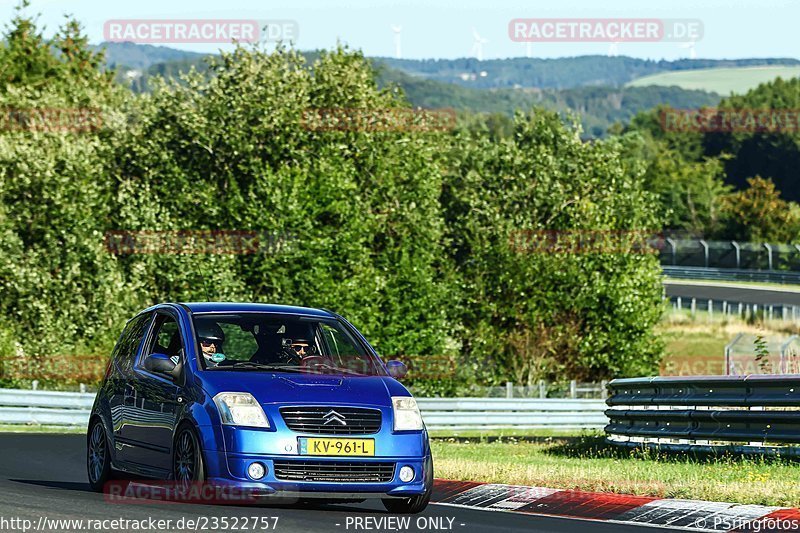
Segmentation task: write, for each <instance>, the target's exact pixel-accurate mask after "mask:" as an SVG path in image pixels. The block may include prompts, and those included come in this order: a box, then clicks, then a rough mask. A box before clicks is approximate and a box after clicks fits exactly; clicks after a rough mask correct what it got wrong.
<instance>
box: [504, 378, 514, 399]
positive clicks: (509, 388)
mask: <svg viewBox="0 0 800 533" xmlns="http://www.w3.org/2000/svg"><path fill="white" fill-rule="evenodd" d="M513 397H514V384H513V383H512V382H510V381H506V398H513Z"/></svg>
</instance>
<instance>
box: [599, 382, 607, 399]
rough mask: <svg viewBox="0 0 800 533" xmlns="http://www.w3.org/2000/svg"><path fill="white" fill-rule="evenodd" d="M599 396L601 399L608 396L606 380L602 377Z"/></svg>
mask: <svg viewBox="0 0 800 533" xmlns="http://www.w3.org/2000/svg"><path fill="white" fill-rule="evenodd" d="M600 397H601V398H602V399H604V400H605V399H606V398H608V380H607V379H604V380H603V381H601V382H600Z"/></svg>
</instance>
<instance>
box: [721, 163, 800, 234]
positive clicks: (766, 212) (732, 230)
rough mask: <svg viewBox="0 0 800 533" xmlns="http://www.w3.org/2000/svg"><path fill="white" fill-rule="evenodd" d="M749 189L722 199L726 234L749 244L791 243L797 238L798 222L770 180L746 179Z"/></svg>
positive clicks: (794, 212)
mask: <svg viewBox="0 0 800 533" xmlns="http://www.w3.org/2000/svg"><path fill="white" fill-rule="evenodd" d="M747 183H748V185H749V188H747V189H745V190H744V191H739V192H735V193H732V194H730V195H728V196H726V197H725V199H724V207H723V209H724V210H725V211H726V212H727V214H728V220H729V222H728V225H729V227H728V234H729V235H731V236H732V238H734V239H737V240H743V241H750V242H771V243H790V242H796V241H797V239H798V238H800V219H799V218H798V217H797V211H796V210H793V209H792V208H791V204H790V203H789V202H787V201H785V200H783V199H782V198H781V193H780V191H778V190H777V189H776V188H775V184H774V183H772V180H770V179H764V178H762V177H760V176H756V177H754V178H748V179H747Z"/></svg>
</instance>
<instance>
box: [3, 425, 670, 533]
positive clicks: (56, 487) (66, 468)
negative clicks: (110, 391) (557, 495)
mask: <svg viewBox="0 0 800 533" xmlns="http://www.w3.org/2000/svg"><path fill="white" fill-rule="evenodd" d="M84 454H85V437H83V436H82V435H47V434H25V433H6V434H0V530H3V531H22V529H17V528H15V527H14V523H11V522H9V521H10V520H11V519H18V521H17V522H16V524H17V527H18V526H19V524H21V523H22V522H20V521H19V520H21V519H28V520H30V521H31V523H32V525H33V527H32V528H31V529H30V530H29V531H35V530H37V529H36V528H37V527H39V525H40V522H39V521H40V519H42V518H41V517H44V518H46V519H47V520H48V521H49V520H54V519H84V520H87V519H91V520H112V519H133V520H142V519H148V518H153V519H155V520H158V519H170V520H172V521H173V524H177V522H178V520H180V519H181V518H183V519H198V518H199V517H218V519H219V518H220V517H227V518H228V520H232V519H233V517H253V516H260V517H264V516H266V517H278V520H277V524H276V527H275V529H274V531H278V532H328V531H334V532H335V531H371V532H383V531H428V532H441V531H469V532H473V531H474V532H481V533H494V532H497V533H500V532H504V533H505V532H523V531H524V532H531V531H552V532H592V533H618V532H622V533H625V532H640V533H641V532H644V531H662V532H663V531H664V530H665V528H663V527H661V528H650V527H646V526H636V525H623V524H615V523H608V522H598V521H590V520H576V519H568V518H558V517H547V516H535V515H534V516H531V515H519V514H513V513H505V512H491V511H478V510H471V509H465V508H458V507H450V506H445V505H430V506H429V507H428V509H427V510H426V512H425V513H422V514H421V515H417V516H414V517H412V519H411V522H410V524H411V527H409V528H407V529H393V528H385V527H375V525H374V522H373V523H370V524H367V523H366V522H364V525H365V526H367V525H369V526H370V527H369V528H367V527H359V528H357V527H356V525H355V523H354V522H353V520H355V519H356V518H367V517H371V518H377V519H380V518H382V517H390V516H393V515H389V514H388V513H386V512H385V511H384V510H383V507H382V506H381V504H380V502H372V503H370V502H367V503H363V504H359V505H316V506H298V505H295V506H274V505H270V506H265V505H261V506H257V507H256V506H244V505H243V506H231V505H224V506H223V505H199V504H182V503H164V502H157V501H141V500H139V501H138V503H136V504H129V503H128V504H121V503H109V502H107V501H106V500H105V499H104V496H103V495H102V494H96V493H94V492H91V491H90V490H89V486H88V484H87V482H86V473H85V466H84V464H85V455H84ZM419 517H425V518H434V519H435V518H439V519H440V522H441V524H442V525H439V526H438V527H437V523H436V522H437V521H435V520H434V521H432V524H429V525H428V526H426V527H422V528H418V527H417V524H416V520H417V519H418V518H419ZM348 518H350V519H351V522H350V525H348ZM450 518H452V519H453V520H452V528H447V524H448V519H450ZM442 519H443V520H442ZM4 521H5V522H4ZM269 523H270V524H272V522H269ZM84 525H86V523H85V524H84ZM206 525H207V526H208V529H205V531H231V530H232V529H231V528H230V527H229V528H227V529H224V528H222V527H221V526H220V524H219V523H218V524H217V526H218V529H214V528H212V526H213V525H214V524H213V523H211V521H209V522H207V523H206ZM250 527H251V529H249V530H250V531H253V530H254V529H252V526H250ZM109 530H111V529H110V528H109V529H105V531H109ZM200 530H203V529H202V528H201V529H200ZM38 531H77V529H69V528H59V529H56V528H55V527H53V526H52V525H51V526H50V527H47V522H45V521H43V522H42V527H41V528H39V529H38ZM84 531H86V530H84ZM89 531H104V530H102V529H100V530H98V529H89ZM115 531H121V530H119V529H117V530H115ZM161 531H194V529H191V530H190V529H187V528H178V527H175V526H172V528H170V529H162V530H161ZM238 531H245V530H244V529H241V526H240V529H238ZM259 531H264V529H259Z"/></svg>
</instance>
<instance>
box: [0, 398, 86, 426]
mask: <svg viewBox="0 0 800 533" xmlns="http://www.w3.org/2000/svg"><path fill="white" fill-rule="evenodd" d="M94 396H95V395H94V394H86V393H79V392H51V391H30V390H16V389H0V424H41V425H53V426H80V425H87V424H88V423H89V412H90V410H91V408H92V403H93V402H94Z"/></svg>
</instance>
